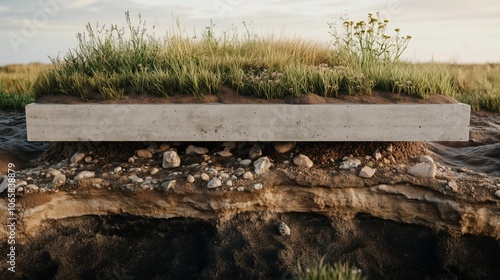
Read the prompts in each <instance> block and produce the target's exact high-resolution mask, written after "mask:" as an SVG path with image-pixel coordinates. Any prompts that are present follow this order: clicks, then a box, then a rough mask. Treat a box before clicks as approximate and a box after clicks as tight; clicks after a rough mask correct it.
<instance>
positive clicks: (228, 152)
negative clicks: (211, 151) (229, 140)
mask: <svg viewBox="0 0 500 280" xmlns="http://www.w3.org/2000/svg"><path fill="white" fill-rule="evenodd" d="M217 154H218V155H219V156H221V157H232V156H233V154H232V153H231V152H230V151H229V149H228V148H225V149H224V151H220V152H218V153H217Z"/></svg>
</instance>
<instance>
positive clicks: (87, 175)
mask: <svg viewBox="0 0 500 280" xmlns="http://www.w3.org/2000/svg"><path fill="white" fill-rule="evenodd" d="M94 176H95V172H92V171H82V172H80V173H78V175H76V176H75V178H74V180H75V181H78V180H82V179H88V178H94Z"/></svg>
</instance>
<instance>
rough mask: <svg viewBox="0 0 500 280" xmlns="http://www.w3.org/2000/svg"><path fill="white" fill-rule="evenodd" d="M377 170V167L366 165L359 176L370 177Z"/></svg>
mask: <svg viewBox="0 0 500 280" xmlns="http://www.w3.org/2000/svg"><path fill="white" fill-rule="evenodd" d="M375 171H376V169H373V168H371V167H369V166H365V167H363V168H362V169H361V171H360V172H359V177H361V178H365V179H370V178H371V177H373V175H374V174H375Z"/></svg>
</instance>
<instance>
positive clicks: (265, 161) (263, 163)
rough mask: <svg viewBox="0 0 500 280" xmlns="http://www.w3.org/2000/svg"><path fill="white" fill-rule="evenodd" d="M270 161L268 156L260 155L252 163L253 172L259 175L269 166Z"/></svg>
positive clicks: (267, 169)
mask: <svg viewBox="0 0 500 280" xmlns="http://www.w3.org/2000/svg"><path fill="white" fill-rule="evenodd" d="M271 165H272V164H271V161H270V160H269V158H268V157H261V158H259V159H258V160H256V161H255V162H254V163H253V167H254V168H255V174H257V175H260V174H263V173H265V172H267V171H269V168H271Z"/></svg>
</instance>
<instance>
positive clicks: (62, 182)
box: [52, 174, 66, 189]
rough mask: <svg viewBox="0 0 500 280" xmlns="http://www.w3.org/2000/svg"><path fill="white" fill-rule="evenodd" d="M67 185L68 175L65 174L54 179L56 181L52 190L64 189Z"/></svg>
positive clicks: (53, 181) (53, 182)
mask: <svg viewBox="0 0 500 280" xmlns="http://www.w3.org/2000/svg"><path fill="white" fill-rule="evenodd" d="M65 184H66V175H64V174H59V175H56V176H55V177H54V180H52V188H53V189H55V188H58V187H62V186H64V185H65Z"/></svg>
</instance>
